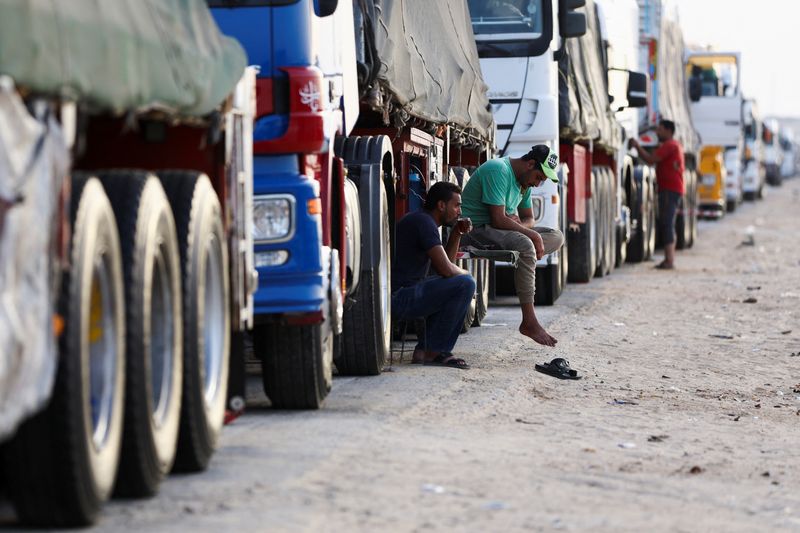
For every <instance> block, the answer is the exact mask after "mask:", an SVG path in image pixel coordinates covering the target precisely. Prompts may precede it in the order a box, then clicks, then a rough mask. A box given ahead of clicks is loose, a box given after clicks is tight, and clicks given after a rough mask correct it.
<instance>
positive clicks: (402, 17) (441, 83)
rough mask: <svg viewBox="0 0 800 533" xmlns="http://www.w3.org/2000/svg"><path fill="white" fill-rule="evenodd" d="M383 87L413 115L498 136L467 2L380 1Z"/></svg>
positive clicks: (377, 28)
mask: <svg viewBox="0 0 800 533" xmlns="http://www.w3.org/2000/svg"><path fill="white" fill-rule="evenodd" d="M375 8H376V11H377V16H378V21H377V24H375V46H376V49H377V52H378V57H379V58H380V62H381V65H380V70H379V71H378V83H380V84H381V85H382V86H383V87H384V88H385V89H386V90H388V91H389V92H390V93H391V94H392V95H393V97H394V99H395V100H396V103H397V104H399V105H400V106H401V107H402V108H403V109H404V110H405V111H407V112H408V113H409V114H410V115H411V116H415V117H419V118H423V119H425V120H429V121H431V122H436V123H447V124H455V125H457V126H460V127H462V128H465V129H471V130H474V131H475V132H477V134H478V135H479V136H480V137H482V138H484V139H491V138H492V137H493V132H494V122H493V120H494V119H493V117H492V112H491V110H490V108H489V99H488V97H487V96H486V91H487V85H486V83H484V81H483V77H482V76H481V69H480V63H479V61H478V50H477V47H476V45H475V38H474V36H473V34H472V24H471V21H470V16H469V8H468V6H467V3H466V0H375Z"/></svg>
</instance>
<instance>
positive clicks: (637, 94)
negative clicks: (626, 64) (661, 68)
mask: <svg viewBox="0 0 800 533" xmlns="http://www.w3.org/2000/svg"><path fill="white" fill-rule="evenodd" d="M647 82H648V78H647V74H644V73H642V72H634V71H628V91H627V94H628V96H627V98H628V107H647V93H648V90H647Z"/></svg>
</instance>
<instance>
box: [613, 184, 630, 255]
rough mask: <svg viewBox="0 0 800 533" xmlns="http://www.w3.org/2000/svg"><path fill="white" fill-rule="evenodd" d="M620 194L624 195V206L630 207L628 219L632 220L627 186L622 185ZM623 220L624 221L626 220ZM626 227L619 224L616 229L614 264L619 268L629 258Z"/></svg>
mask: <svg viewBox="0 0 800 533" xmlns="http://www.w3.org/2000/svg"><path fill="white" fill-rule="evenodd" d="M620 194H621V195H622V206H623V208H625V207H628V220H630V216H631V212H632V210H631V209H630V207H629V204H628V196H627V194H626V193H625V188H624V187H622V190H621V191H620ZM622 222H624V220H623V221H622ZM625 229H626V228H625V226H617V227H616V231H615V233H616V236H617V241H616V259H617V262H616V263H615V264H614V266H615V267H617V268H619V267H621V266H622V265H624V264H625V262H626V261H627V260H628V243H627V242H625ZM628 240H630V237H628Z"/></svg>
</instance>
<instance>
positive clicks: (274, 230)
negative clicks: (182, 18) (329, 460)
mask: <svg viewBox="0 0 800 533" xmlns="http://www.w3.org/2000/svg"><path fill="white" fill-rule="evenodd" d="M347 3H348V2H342V4H347ZM336 4H337V2H331V1H330V0H315V1H314V0H267V1H265V0H236V1H230V0H229V1H225V0H209V5H210V6H211V7H212V14H213V16H214V18H215V20H216V22H217V24H218V25H219V27H220V29H221V30H222V32H223V33H225V34H227V35H230V36H233V37H235V38H236V39H238V40H239V41H240V42H241V44H242V45H243V47H244V48H245V50H246V52H247V55H248V59H249V62H250V64H251V65H255V66H257V67H258V68H259V75H258V78H257V81H256V93H257V102H256V109H257V113H256V115H257V119H256V122H255V124H254V128H253V130H254V139H253V140H254V143H253V152H254V161H253V163H254V164H253V169H254V183H253V191H254V195H255V197H254V228H255V231H254V242H255V250H254V251H255V265H256V268H257V270H258V274H259V284H258V290H257V292H256V294H255V315H256V322H263V321H270V320H274V319H275V318H277V317H280V319H281V320H283V321H286V322H288V323H289V324H292V323H304V324H305V323H313V322H314V320H318V321H321V320H322V319H323V315H324V307H325V305H326V296H325V291H326V290H327V282H326V279H327V278H328V277H329V273H328V272H327V271H326V270H327V269H329V266H326V265H327V263H329V259H328V258H326V257H324V256H325V255H328V256H329V255H330V252H331V235H330V223H329V222H330V216H329V209H323V203H325V204H327V203H328V202H329V200H328V199H327V197H328V191H329V186H330V181H329V179H328V175H329V174H330V172H331V152H332V150H331V149H330V148H331V146H332V140H333V138H334V136H336V135H337V134H346V133H347V130H348V129H351V128H352V125H351V124H352V123H354V122H355V119H356V118H357V115H358V105H357V100H353V102H354V105H353V106H352V107H353V111H352V112H350V113H349V115H353V116H351V117H348V118H350V119H351V120H350V121H349V122H350V124H345V120H344V113H343V107H344V103H345V102H344V100H345V98H344V93H345V92H346V89H347V92H348V94H352V95H353V96H352V97H353V98H354V99H357V87H356V86H355V85H354V84H355V76H353V80H352V83H353V85H352V86H348V84H347V83H346V82H347V81H349V80H345V75H344V73H345V71H346V70H347V69H345V68H343V65H342V63H343V61H342V58H343V57H346V51H347V48H349V47H352V48H354V44H351V45H349V46H348V45H347V38H348V37H349V38H350V42H351V43H352V42H353V37H352V35H353V34H352V11H349V12H350V20H349V21H347V20H345V24H342V25H338V26H339V27H338V29H337V28H334V27H332V26H333V20H330V19H333V18H334V17H331V16H330V15H331V14H332V13H331V12H332V11H333V10H335V9H336ZM344 7H346V6H344ZM339 11H347V10H343V9H340V10H339ZM344 15H345V16H346V15H347V12H345V13H344ZM326 19H328V20H326ZM347 22H349V28H350V29H349V35H347V31H346V28H347V27H348V24H347ZM342 26H343V27H344V28H345V30H343V29H341V27H342ZM343 33H344V35H342V34H343ZM333 39H335V40H333ZM342 42H343V43H344V44H343V43H342ZM342 47H344V49H345V50H344V52H343V51H342ZM353 57H354V52H353ZM337 63H338V64H337ZM351 63H353V64H354V63H355V61H354V59H353V60H352V61H351ZM326 71H327V73H326ZM347 126H349V128H348V127H347Z"/></svg>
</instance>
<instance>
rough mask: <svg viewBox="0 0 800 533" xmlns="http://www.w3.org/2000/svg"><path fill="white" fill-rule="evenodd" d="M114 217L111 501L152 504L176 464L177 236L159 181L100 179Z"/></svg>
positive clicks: (124, 175) (179, 362)
mask: <svg viewBox="0 0 800 533" xmlns="http://www.w3.org/2000/svg"><path fill="white" fill-rule="evenodd" d="M101 180H102V182H103V185H104V186H105V189H106V193H107V194H108V196H109V199H110V200H111V205H112V206H113V208H114V213H115V214H116V217H117V222H118V228H119V236H120V243H121V245H122V259H123V272H124V276H125V304H126V324H127V327H126V330H127V336H126V342H125V344H126V346H127V354H128V356H127V367H126V385H125V392H126V394H125V430H124V433H123V440H122V457H121V459H120V469H119V479H118V480H117V484H116V487H115V494H116V495H118V496H123V497H142V496H151V495H153V494H155V493H156V491H157V489H158V484H159V483H160V482H161V479H162V478H163V477H164V476H165V475H166V474H167V473H168V472H169V471H170V469H171V468H172V464H173V462H174V460H175V452H176V448H177V442H178V428H179V426H180V414H181V386H182V382H183V319H182V309H181V266H180V264H181V263H180V261H181V259H180V252H179V251H178V250H179V249H178V236H177V233H176V229H175V221H174V219H173V217H172V210H171V209H170V205H169V201H168V200H167V196H166V194H164V189H163V188H162V187H161V183H160V182H159V181H158V178H157V177H156V176H155V175H153V174H150V173H147V172H142V171H110V172H107V173H104V174H102V175H101Z"/></svg>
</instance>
